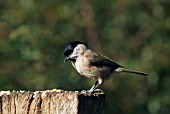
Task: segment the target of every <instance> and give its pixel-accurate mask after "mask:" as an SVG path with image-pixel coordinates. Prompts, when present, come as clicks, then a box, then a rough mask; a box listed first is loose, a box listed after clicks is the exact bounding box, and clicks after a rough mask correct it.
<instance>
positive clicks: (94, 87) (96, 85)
mask: <svg viewBox="0 0 170 114" xmlns="http://www.w3.org/2000/svg"><path fill="white" fill-rule="evenodd" d="M102 83H103V79H101V78H99V79H98V80H97V81H96V83H95V84H94V85H93V86H92V87H91V88H90V90H87V91H86V90H83V91H82V92H83V93H86V92H88V93H92V92H94V91H95V89H96V88H97V87H98V86H99V85H100V84H102ZM99 91H101V90H99Z"/></svg>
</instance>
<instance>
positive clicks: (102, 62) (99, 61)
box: [90, 54, 122, 69]
mask: <svg viewBox="0 0 170 114" xmlns="http://www.w3.org/2000/svg"><path fill="white" fill-rule="evenodd" d="M92 58H93V59H91V60H90V64H91V65H93V66H97V67H111V68H113V69H117V68H118V67H122V66H121V65H119V64H117V63H115V62H114V61H112V60H111V59H109V58H107V57H105V56H102V55H98V54H96V55H93V57H92Z"/></svg>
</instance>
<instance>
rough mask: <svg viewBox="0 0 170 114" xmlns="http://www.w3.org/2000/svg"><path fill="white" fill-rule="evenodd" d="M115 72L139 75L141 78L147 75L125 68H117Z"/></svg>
mask: <svg viewBox="0 0 170 114" xmlns="http://www.w3.org/2000/svg"><path fill="white" fill-rule="evenodd" d="M116 72H127V73H134V74H140V75H142V76H147V75H148V74H146V73H144V72H140V71H137V70H132V69H127V68H123V67H119V68H117V69H116Z"/></svg>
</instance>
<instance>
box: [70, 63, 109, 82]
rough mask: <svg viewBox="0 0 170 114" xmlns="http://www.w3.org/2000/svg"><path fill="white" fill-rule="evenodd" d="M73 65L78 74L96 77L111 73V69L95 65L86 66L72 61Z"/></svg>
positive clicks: (106, 75)
mask: <svg viewBox="0 0 170 114" xmlns="http://www.w3.org/2000/svg"><path fill="white" fill-rule="evenodd" d="M72 65H73V67H74V68H75V69H76V70H77V72H78V73H79V74H80V75H83V76H86V77H88V78H93V79H96V78H98V77H103V78H106V77H108V76H109V74H110V73H111V69H108V68H99V67H96V66H86V65H83V64H76V63H73V62H72Z"/></svg>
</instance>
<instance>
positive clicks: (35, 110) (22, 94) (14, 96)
mask: <svg viewBox="0 0 170 114" xmlns="http://www.w3.org/2000/svg"><path fill="white" fill-rule="evenodd" d="M104 107H105V94H104V93H103V92H98V93H91V94H90V93H80V92H72V91H63V90H62V91H50V90H47V91H37V92H26V91H17V92H10V91H1V92H0V114H104Z"/></svg>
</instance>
